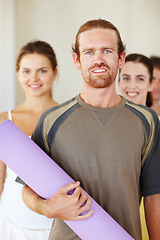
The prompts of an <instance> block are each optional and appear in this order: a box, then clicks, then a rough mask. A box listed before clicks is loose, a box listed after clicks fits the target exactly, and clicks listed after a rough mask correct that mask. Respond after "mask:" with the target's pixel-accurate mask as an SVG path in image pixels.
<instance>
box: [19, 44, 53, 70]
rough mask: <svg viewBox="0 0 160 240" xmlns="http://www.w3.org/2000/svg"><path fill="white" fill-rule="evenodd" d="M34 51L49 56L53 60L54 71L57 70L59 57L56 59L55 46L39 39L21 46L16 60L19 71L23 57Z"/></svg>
mask: <svg viewBox="0 0 160 240" xmlns="http://www.w3.org/2000/svg"><path fill="white" fill-rule="evenodd" d="M32 53H38V54H41V55H44V56H45V57H47V58H48V59H49V61H50V62H51V65H52V69H53V71H55V69H56V67H57V59H56V55H55V52H54V50H53V48H52V47H51V46H50V45H49V43H47V42H43V41H39V40H38V41H31V42H29V43H27V44H26V45H24V46H23V47H22V48H21V50H20V52H19V55H18V57H17V61H16V71H17V72H18V71H19V67H20V62H21V60H22V58H23V57H24V56H25V55H27V54H32Z"/></svg>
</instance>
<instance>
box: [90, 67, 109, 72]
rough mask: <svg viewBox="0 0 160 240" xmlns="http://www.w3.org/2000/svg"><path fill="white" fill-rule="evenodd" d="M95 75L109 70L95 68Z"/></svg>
mask: <svg viewBox="0 0 160 240" xmlns="http://www.w3.org/2000/svg"><path fill="white" fill-rule="evenodd" d="M92 72H93V73H106V72H107V69H106V68H95V69H93V70H92Z"/></svg>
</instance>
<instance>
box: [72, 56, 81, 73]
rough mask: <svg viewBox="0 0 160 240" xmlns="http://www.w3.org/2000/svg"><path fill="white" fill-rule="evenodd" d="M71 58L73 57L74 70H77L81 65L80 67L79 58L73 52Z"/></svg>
mask: <svg viewBox="0 0 160 240" xmlns="http://www.w3.org/2000/svg"><path fill="white" fill-rule="evenodd" d="M72 57H73V62H74V65H75V66H76V68H77V69H78V70H79V69H80V68H81V65H80V61H79V58H78V56H77V53H75V52H73V53H72Z"/></svg>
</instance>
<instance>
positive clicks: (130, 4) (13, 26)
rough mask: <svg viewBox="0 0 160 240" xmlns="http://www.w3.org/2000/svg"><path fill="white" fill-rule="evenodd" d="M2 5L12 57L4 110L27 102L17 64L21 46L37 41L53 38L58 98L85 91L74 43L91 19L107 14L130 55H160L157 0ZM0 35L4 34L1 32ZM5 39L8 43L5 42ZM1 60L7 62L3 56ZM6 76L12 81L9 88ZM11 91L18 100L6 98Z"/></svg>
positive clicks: (9, 1) (21, 0) (32, 0)
mask: <svg viewBox="0 0 160 240" xmlns="http://www.w3.org/2000/svg"><path fill="white" fill-rule="evenodd" d="M2 2H3V3H2ZM0 4H1V6H0V7H3V10H2V8H0V9H1V11H0V18H1V19H2V18H4V19H5V16H6V15H7V21H5V22H3V25H2V24H1V25H0V27H1V28H2V29H4V30H5V31H6V29H8V30H7V31H6V33H5V34H6V35H5V37H4V36H2V38H3V44H2V45H1V48H0V50H1V52H2V53H4V54H5V55H6V56H5V57H6V58H7V59H8V62H7V63H5V64H3V68H5V71H4V69H2V70H1V76H2V72H3V78H2V77H1V78H0V88H1V89H0V93H1V92H6V93H7V95H8V96H7V97H6V98H5V99H4V97H1V98H0V99H1V101H3V102H2V104H0V111H2V110H4V109H6V110H7V109H8V108H9V107H10V106H11V105H13V107H14V106H15V105H17V104H19V103H21V101H22V100H23V93H22V90H21V88H20V87H19V85H18V83H17V80H16V75H15V74H14V69H15V66H14V65H15V59H16V56H17V54H18V51H19V49H20V47H21V46H22V45H24V44H25V43H27V42H28V41H30V40H33V39H40V40H44V41H47V42H49V43H50V44H51V45H52V47H53V48H54V50H55V52H56V54H57V59H58V63H59V76H58V79H57V81H56V83H55V84H54V86H53V95H54V98H55V99H56V100H57V101H58V102H59V103H61V102H63V101H65V100H67V99H69V98H71V97H73V96H74V95H76V94H77V93H79V92H80V91H81V82H82V80H81V75H80V72H79V71H77V70H76V69H75V67H74V65H73V61H72V54H71V46H72V44H73V43H74V38H75V35H76V32H77V30H78V28H79V27H80V26H81V25H82V24H83V23H84V22H85V21H87V20H90V19H93V18H105V19H107V20H109V21H111V22H112V23H113V24H115V25H116V27H117V28H118V29H119V31H120V33H121V36H122V39H123V41H124V42H125V43H126V47H127V48H126V50H127V53H131V52H139V53H142V54H145V55H147V56H150V55H151V54H157V55H160V47H159V43H160V31H159V23H160V14H159V10H160V1H159V0H112V1H110V0H45V1H44V0H27V1H26V0H15V1H14V0H6V1H3V0H0ZM7 12H9V13H10V16H9V18H8V14H7ZM1 19H0V20H1ZM0 34H1V35H3V34H2V30H0ZM6 39H9V40H7V41H9V44H4V41H5V40H6ZM11 58H12V60H11ZM9 59H10V60H9ZM0 61H1V62H3V56H1V54H0ZM1 62H0V63H1ZM13 63H14V64H13ZM0 67H1V65H0ZM6 69H7V70H8V69H11V70H10V71H9V72H8V71H7V70H6ZM4 78H5V82H4ZM7 79H10V84H11V83H12V84H11V85H14V86H12V89H11V90H10V92H9V91H8V86H7V84H8V83H7ZM4 89H5V90H4ZM9 94H10V95H11V96H12V95H13V98H14V101H13V99H10V100H9V99H8V98H9ZM8 100H9V101H8ZM11 102H13V104H11Z"/></svg>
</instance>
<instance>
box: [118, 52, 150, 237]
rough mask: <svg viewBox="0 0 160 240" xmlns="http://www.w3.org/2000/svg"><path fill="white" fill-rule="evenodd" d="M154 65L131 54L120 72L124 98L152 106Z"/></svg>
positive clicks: (142, 206) (142, 212)
mask: <svg viewBox="0 0 160 240" xmlns="http://www.w3.org/2000/svg"><path fill="white" fill-rule="evenodd" d="M152 75H153V65H152V62H151V60H150V59H149V58H148V57H146V56H144V55H141V54H130V55H128V56H127V57H126V59H125V64H124V65H123V67H122V68H121V70H120V78H119V88H120V92H121V94H122V96H124V97H125V98H126V99H128V100H130V101H132V102H134V103H136V104H142V105H147V106H148V107H150V106H151V102H150V97H151V95H150V92H151V90H152V78H153V76H152ZM143 201H144V199H143V198H142V200H141V205H140V217H141V227H142V237H143V239H145V240H149V237H148V231H147V227H146V221H145V213H144V204H143Z"/></svg>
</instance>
